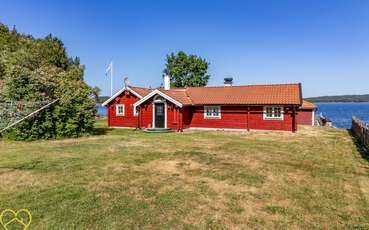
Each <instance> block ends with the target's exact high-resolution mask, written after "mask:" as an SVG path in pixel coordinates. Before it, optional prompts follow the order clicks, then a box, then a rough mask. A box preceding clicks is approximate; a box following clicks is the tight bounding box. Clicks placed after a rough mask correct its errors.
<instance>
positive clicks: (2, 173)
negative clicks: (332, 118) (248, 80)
mask: <svg viewBox="0 0 369 230" xmlns="http://www.w3.org/2000/svg"><path fill="white" fill-rule="evenodd" d="M102 122H103V121H100V123H99V124H98V125H99V126H100V128H101V129H100V131H103V130H104V125H103V123H102ZM368 174H369V164H368V162H367V161H366V160H364V159H363V158H362V157H361V155H360V153H359V152H358V150H357V149H356V147H355V144H354V143H353V142H352V140H351V137H350V136H349V134H348V133H347V132H346V131H344V130H336V129H329V128H309V127H306V128H302V129H301V131H299V132H298V133H296V134H293V133H287V132H250V133H231V132H187V133H170V134H147V133H143V132H141V131H133V130H124V129H115V130H109V131H108V132H107V133H106V134H102V135H98V136H91V137H84V138H80V139H65V140H56V141H35V142H10V141H0V209H1V210H2V209H5V208H12V209H20V208H28V209H29V210H30V211H31V212H32V214H33V222H32V225H31V229H125V228H133V229H159V228H160V229H173V228H176V229H185V228H190V229H192V228H195V229H198V228H200V229H209V228H232V229H234V228H243V229H244V228H254V229H261V228H262V229H296V228H302V229H322V228H323V229H327V228H363V229H364V228H369V225H368V222H369V205H368V202H369V178H368Z"/></svg>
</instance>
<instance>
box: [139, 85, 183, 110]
mask: <svg viewBox="0 0 369 230" xmlns="http://www.w3.org/2000/svg"><path fill="white" fill-rule="evenodd" d="M157 94H158V95H160V96H162V97H164V98H165V99H166V100H168V101H170V102H172V103H173V104H175V105H176V106H178V107H180V108H182V106H183V105H182V103H180V102H178V101H176V100H174V99H173V98H171V97H170V96H168V95H166V94H165V93H163V92H161V91H160V90H158V89H156V90H154V91H152V92H151V93H149V94H147V95H146V96H145V97H143V98H141V100H139V101H137V102H136V103H134V104H133V105H134V106H139V105H141V104H142V103H144V102H145V101H147V100H148V99H150V98H151V97H153V96H155V95H157Z"/></svg>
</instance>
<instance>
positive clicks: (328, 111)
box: [97, 103, 369, 128]
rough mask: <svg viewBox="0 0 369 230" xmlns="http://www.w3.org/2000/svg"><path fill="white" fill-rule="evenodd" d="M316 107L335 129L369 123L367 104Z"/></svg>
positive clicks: (102, 113)
mask: <svg viewBox="0 0 369 230" xmlns="http://www.w3.org/2000/svg"><path fill="white" fill-rule="evenodd" d="M316 105H317V106H318V107H319V109H318V111H317V113H316V114H319V113H321V112H322V113H323V115H324V116H326V117H328V118H330V119H331V120H332V121H333V125H334V126H336V127H337V128H351V117H352V116H356V117H358V118H359V119H361V120H362V121H364V122H367V123H369V103H316ZM97 110H98V114H99V115H100V116H106V115H107V112H106V108H105V107H104V106H102V105H101V104H98V105H97Z"/></svg>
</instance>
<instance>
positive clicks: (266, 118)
mask: <svg viewBox="0 0 369 230" xmlns="http://www.w3.org/2000/svg"><path fill="white" fill-rule="evenodd" d="M264 120H272V121H273V120H274V121H283V118H273V117H264Z"/></svg>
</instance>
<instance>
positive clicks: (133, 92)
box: [102, 86, 142, 106]
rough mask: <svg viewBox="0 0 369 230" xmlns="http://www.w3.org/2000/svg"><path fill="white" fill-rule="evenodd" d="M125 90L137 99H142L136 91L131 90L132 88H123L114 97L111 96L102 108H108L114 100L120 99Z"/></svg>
mask: <svg viewBox="0 0 369 230" xmlns="http://www.w3.org/2000/svg"><path fill="white" fill-rule="evenodd" d="M125 90H128V91H129V92H131V93H132V94H134V95H135V96H136V97H138V98H140V99H141V98H142V96H141V95H140V94H139V93H137V92H136V91H134V90H133V89H131V88H130V87H128V86H126V87H124V88H122V89H121V90H119V91H118V92H117V93H115V94H114V95H113V96H111V97H110V98H109V99H108V100H106V101H104V102H103V103H102V106H106V105H108V104H109V103H110V102H111V101H112V100H114V99H115V98H116V97H118V96H119V95H120V94H121V93H123V92H124V91H125Z"/></svg>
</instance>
